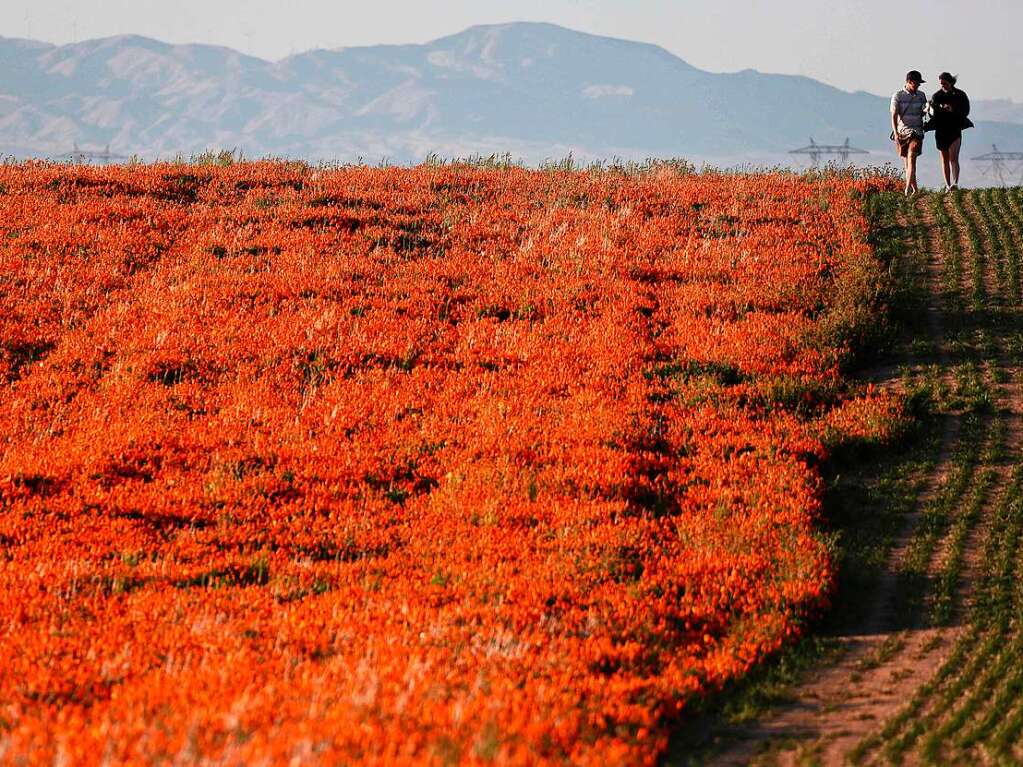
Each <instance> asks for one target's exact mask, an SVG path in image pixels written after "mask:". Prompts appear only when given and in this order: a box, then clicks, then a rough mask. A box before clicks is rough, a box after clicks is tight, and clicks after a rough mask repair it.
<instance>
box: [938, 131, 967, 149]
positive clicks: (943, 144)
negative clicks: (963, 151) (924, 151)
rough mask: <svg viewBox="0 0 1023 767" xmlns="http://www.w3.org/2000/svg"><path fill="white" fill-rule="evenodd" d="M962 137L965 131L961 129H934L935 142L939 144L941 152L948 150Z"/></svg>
mask: <svg viewBox="0 0 1023 767" xmlns="http://www.w3.org/2000/svg"><path fill="white" fill-rule="evenodd" d="M962 137H963V132H962V131H961V130H936V131H934V143H935V144H937V145H938V151H939V152H947V151H948V150H949V149H950V148H951V146H952V145H953V144H954V143H955V142H957V141H958V140H959V139H961V138H962Z"/></svg>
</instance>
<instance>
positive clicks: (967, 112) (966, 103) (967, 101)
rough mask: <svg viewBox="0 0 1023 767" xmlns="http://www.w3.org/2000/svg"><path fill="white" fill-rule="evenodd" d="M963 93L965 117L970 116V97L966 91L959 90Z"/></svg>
mask: <svg viewBox="0 0 1023 767" xmlns="http://www.w3.org/2000/svg"><path fill="white" fill-rule="evenodd" d="M959 92H960V93H962V94H963V117H969V116H970V97H969V96H967V95H966V93H965V92H964V91H959Z"/></svg>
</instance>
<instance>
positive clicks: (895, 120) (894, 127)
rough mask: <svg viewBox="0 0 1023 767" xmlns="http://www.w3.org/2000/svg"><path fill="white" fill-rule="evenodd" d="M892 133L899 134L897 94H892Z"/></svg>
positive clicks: (895, 135)
mask: <svg viewBox="0 0 1023 767" xmlns="http://www.w3.org/2000/svg"><path fill="white" fill-rule="evenodd" d="M892 135H893V136H894V137H895V138H898V136H899V94H897V93H896V94H895V95H894V96H892Z"/></svg>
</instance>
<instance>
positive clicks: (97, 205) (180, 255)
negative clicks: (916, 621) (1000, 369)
mask: <svg viewBox="0 0 1023 767" xmlns="http://www.w3.org/2000/svg"><path fill="white" fill-rule="evenodd" d="M888 184H889V182H887V181H885V180H883V179H854V178H851V177H839V176H823V177H819V178H803V177H799V176H794V175H687V174H682V173H678V172H673V171H668V170H663V171H655V172H648V173H641V174H625V173H617V172H611V171H599V172H598V171H589V172H579V171H565V170H560V171H559V170H546V171H529V170H524V169H515V168H513V169H499V168H497V169H495V168H489V169H488V168H485V167H477V166H470V165H455V166H422V167H417V168H412V169H407V168H379V169H374V168H366V167H355V168H342V169H316V168H311V167H308V166H305V165H300V164H285V163H269V162H267V163H255V164H237V165H233V166H230V167H213V166H206V165H188V164H163V165H140V166H125V167H111V168H87V167H70V166H58V165H47V164H38V165H37V164H27V165H12V164H9V165H5V166H0V309H2V311H0V435H2V442H0V604H2V608H0V609H2V613H0V615H2V621H0V763H4V764H27V765H37V764H38V765H43V764H45V765H50V764H64V765H92V764H110V765H127V764H162V763H167V764H194V763H201V764H216V765H288V764H294V765H299V764H301V765H306V764H311V765H342V764H367V765H384V764H387V765H391V764H408V765H413V764H415V765H418V764H453V763H456V764H475V763H497V764H593V765H618V764H623V765H624V764H653V763H655V762H656V761H657V759H658V758H659V756H660V755H661V754H662V753H663V751H664V749H665V748H666V746H667V743H668V737H669V733H670V729H671V726H672V723H673V722H677V721H678V720H679V719H680V718H684V717H685V713H686V708H687V705H688V704H689V703H690V702H691V701H693V700H694V699H695V698H696V697H699V696H702V695H704V694H706V693H707V692H710V691H713V690H716V689H719V688H720V687H721V686H722V685H723V684H724V683H725V682H727V681H729V680H733V679H735V678H737V677H739V676H741V675H742V674H744V673H745V672H746V671H748V670H749V669H750V668H751V667H752V666H753V665H754V664H756V663H757V662H758V661H760V660H761V659H763V658H764V657H765V656H767V655H769V654H770V653H772V652H774V651H776V650H777V649H778V648H779V647H780V646H782V645H783V644H784V643H786V642H787V641H789V640H790V639H791V638H792V637H794V636H795V635H797V634H798V633H799V632H801V631H802V630H804V628H805V626H806V623H807V620H808V619H810V618H811V617H813V616H814V615H817V614H819V613H820V611H821V610H822V609H823V608H824V607H825V606H826V604H827V600H828V597H829V593H830V590H831V588H832V584H833V579H834V572H833V567H832V563H831V561H830V560H829V554H828V548H827V530H826V521H827V520H826V513H825V512H826V510H822V508H821V489H822V479H821V475H820V466H821V464H822V462H823V461H825V460H826V459H827V457H828V451H829V450H831V449H832V448H834V447H835V446H837V445H840V444H842V443H843V442H845V441H847V440H851V439H853V440H861V439H883V438H885V436H886V434H888V433H890V432H891V431H892V430H894V429H895V428H896V424H897V423H898V422H899V421H900V419H901V418H902V411H901V405H900V403H899V402H898V401H897V400H895V399H894V398H892V397H889V396H882V395H881V394H879V393H876V392H873V391H872V390H869V389H858V388H856V387H853V386H851V385H850V384H849V382H848V381H847V380H846V379H845V378H844V377H843V374H842V372H841V371H842V370H843V369H844V363H845V361H847V360H848V359H849V357H850V352H851V350H852V345H853V344H855V342H856V335H857V332H859V330H858V328H859V329H862V328H861V326H862V324H863V316H864V313H865V312H868V311H870V301H871V300H872V298H871V291H873V290H875V289H876V287H877V285H878V284H879V281H880V280H881V279H882V276H883V275H884V269H883V265H880V264H878V263H877V261H876V258H875V256H874V254H873V252H872V251H871V248H870V247H869V246H868V244H867V236H868V222H867V219H866V217H865V216H864V213H863V201H864V199H865V197H866V196H868V195H870V194H872V193H875V192H878V191H882V190H885V189H887V188H888Z"/></svg>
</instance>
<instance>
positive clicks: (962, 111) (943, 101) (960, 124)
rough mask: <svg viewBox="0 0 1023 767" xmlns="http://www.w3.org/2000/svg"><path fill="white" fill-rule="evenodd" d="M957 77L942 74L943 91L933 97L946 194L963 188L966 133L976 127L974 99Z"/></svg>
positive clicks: (940, 77)
mask: <svg viewBox="0 0 1023 767" xmlns="http://www.w3.org/2000/svg"><path fill="white" fill-rule="evenodd" d="M956 79H957V78H956V77H955V76H954V75H951V74H949V73H948V72H942V73H941V74H940V75H938V81H939V82H940V83H941V90H939V91H937V92H936V93H935V94H934V95H933V96H932V97H931V104H930V106H931V125H930V126H929V127H933V128H934V141H935V143H936V144H937V146H938V154H940V155H941V170H942V173H944V175H945V191H946V192H950V191H952V190H954V189H958V188H959V150H960V149H961V148H962V145H963V130H964V129H965V128H972V127H973V123H972V122H970V118H969V114H970V99H969V97H968V96H967V95H966V93H964V92H963V91H961V90H959V88H957V87H956Z"/></svg>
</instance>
